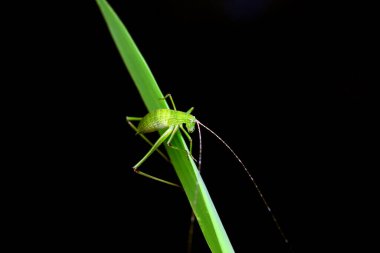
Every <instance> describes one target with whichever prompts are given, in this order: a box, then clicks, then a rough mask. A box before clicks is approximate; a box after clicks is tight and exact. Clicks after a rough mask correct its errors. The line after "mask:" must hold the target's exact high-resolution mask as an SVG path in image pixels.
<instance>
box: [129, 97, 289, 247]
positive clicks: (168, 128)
mask: <svg viewBox="0 0 380 253" xmlns="http://www.w3.org/2000/svg"><path fill="white" fill-rule="evenodd" d="M167 98H169V99H170V101H171V104H172V107H173V109H158V110H155V111H152V112H149V113H148V114H146V115H145V116H144V117H129V116H127V122H128V124H129V125H130V126H131V127H132V128H133V129H134V130H135V131H136V133H137V134H138V135H140V136H141V137H142V138H143V139H144V140H145V141H146V142H147V143H149V144H150V145H151V146H152V147H151V149H150V150H149V151H148V153H146V155H145V156H144V157H143V158H142V159H141V160H140V161H139V162H138V163H137V164H136V165H135V166H133V171H134V172H136V173H137V174H139V175H142V176H145V177H148V178H151V179H154V180H157V181H159V182H162V183H165V184H169V185H172V186H176V187H181V186H179V185H178V184H175V183H172V182H169V181H167V180H164V179H161V178H158V177H155V176H152V175H150V174H147V173H144V172H142V171H140V170H139V167H140V166H141V165H142V164H143V163H144V162H145V161H146V159H148V157H149V156H150V155H152V153H154V152H155V151H157V152H158V153H159V154H160V155H161V156H162V157H163V158H164V159H165V160H167V161H169V162H170V160H169V158H168V157H167V156H166V155H165V154H164V153H162V152H161V151H160V150H159V149H158V147H159V146H160V145H161V144H162V143H164V141H165V140H167V142H166V144H167V145H168V147H170V148H174V149H178V150H181V151H184V152H187V153H188V156H189V158H190V159H194V158H193V156H192V147H193V145H192V139H191V136H190V133H192V132H194V130H195V126H197V127H198V130H199V140H200V149H199V152H200V153H199V158H198V159H199V161H198V169H199V170H200V166H201V151H202V145H201V135H200V126H202V127H204V128H205V129H206V130H207V131H209V132H210V133H212V134H213V135H214V136H215V137H216V138H217V139H219V140H220V141H221V142H222V143H223V144H224V145H225V146H226V147H227V148H228V149H229V150H230V151H231V153H232V154H233V155H234V156H235V158H236V159H237V160H238V161H239V163H240V165H241V166H242V167H243V168H244V170H245V172H246V173H247V175H248V176H249V178H250V180H251V182H252V183H253V185H254V187H255V188H256V190H257V192H258V194H259V196H260V198H261V200H262V201H263V203H264V205H265V207H266V208H267V210H268V212H269V214H270V215H271V217H272V220H273V222H274V223H275V225H276V227H277V229H278V231H279V232H280V234H281V236H282V237H283V239H284V241H285V243H286V244H288V239H287V238H286V236H285V234H284V232H283V231H282V229H281V227H280V225H279V223H278V221H277V219H276V217H275V215H274V214H273V212H272V210H271V208H270V207H269V204H268V203H267V201H266V199H265V198H264V195H263V194H262V193H261V190H260V188H259V187H258V185H257V183H256V181H255V180H254V178H253V176H252V175H251V173H250V172H249V171H248V169H247V167H246V166H245V165H244V163H243V162H242V161H241V160H240V158H239V157H238V156H237V155H236V153H235V152H234V151H233V150H232V148H231V147H230V146H229V145H228V144H227V143H226V142H225V141H224V140H223V139H222V138H221V137H219V136H218V135H217V134H216V133H215V132H214V131H212V130H211V129H210V128H208V127H207V126H205V125H204V124H202V123H201V122H199V120H197V119H196V118H195V116H193V115H192V114H191V112H192V111H193V109H194V108H193V107H192V108H190V109H189V110H188V111H186V112H182V111H177V108H176V106H175V104H174V101H173V98H172V96H171V95H170V94H167V95H166V96H165V97H164V98H162V99H167ZM132 121H139V124H138V126H137V127H136V126H135V125H134V124H133V123H132ZM183 125H185V127H186V129H185V127H184V126H183ZM179 129H180V130H181V131H182V132H183V133H184V134H185V136H186V137H187V139H188V140H189V144H190V151H187V150H182V149H180V148H177V147H175V146H173V145H172V144H171V141H172V139H173V137H174V135H175V134H176V133H177V131H178V130H179ZM159 130H165V131H164V133H162V134H161V136H160V137H159V139H158V140H157V141H156V142H155V143H154V144H153V143H152V142H150V141H149V139H148V138H147V137H146V136H145V135H144V134H145V133H151V132H155V131H159ZM194 160H195V159H194Z"/></svg>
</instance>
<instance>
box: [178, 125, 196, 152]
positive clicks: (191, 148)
mask: <svg viewBox="0 0 380 253" xmlns="http://www.w3.org/2000/svg"><path fill="white" fill-rule="evenodd" d="M179 128H180V129H181V130H182V132H183V133H184V134H185V136H186V137H187V139H188V140H189V144H190V154H191V155H192V154H193V140H192V139H191V136H190V134H189V133H188V132H187V131H186V129H185V128H184V127H183V126H182V125H181V126H180V127H179ZM193 159H194V158H193Z"/></svg>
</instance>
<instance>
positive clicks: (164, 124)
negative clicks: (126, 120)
mask: <svg viewBox="0 0 380 253" xmlns="http://www.w3.org/2000/svg"><path fill="white" fill-rule="evenodd" d="M190 117H193V116H192V115H190V114H187V113H184V112H180V111H174V110H170V109H158V110H155V111H153V112H150V113H148V114H147V115H145V117H144V118H142V120H141V121H140V123H139V125H138V126H137V130H138V132H139V133H151V132H155V131H158V130H161V129H165V128H168V127H170V126H173V125H178V124H182V123H187V122H188V121H189V119H190Z"/></svg>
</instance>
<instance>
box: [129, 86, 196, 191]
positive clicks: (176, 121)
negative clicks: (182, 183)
mask: <svg viewBox="0 0 380 253" xmlns="http://www.w3.org/2000/svg"><path fill="white" fill-rule="evenodd" d="M168 97H169V98H170V101H171V103H172V105H173V110H171V109H158V110H155V111H152V112H149V113H148V114H147V115H145V116H144V117H143V118H139V117H127V121H128V124H129V125H130V126H131V127H132V128H133V129H134V130H135V131H136V133H137V134H139V135H140V136H141V137H142V138H143V139H144V140H145V141H146V142H148V143H149V144H150V145H151V146H152V148H151V149H150V150H149V151H148V153H147V154H146V155H145V156H144V157H143V158H142V159H141V160H140V161H139V162H138V163H137V164H136V165H135V166H133V171H134V172H136V173H138V174H140V175H142V176H145V177H148V178H151V179H154V180H157V181H160V182H163V183H166V184H169V185H173V186H178V187H179V185H177V184H175V183H171V182H169V181H166V180H163V179H160V178H157V177H155V176H152V175H149V174H147V173H144V172H142V171H140V170H139V169H138V168H139V167H140V166H141V164H142V163H143V162H145V160H146V159H147V158H148V157H149V156H150V155H151V154H152V153H153V152H154V151H157V152H158V153H159V154H160V155H161V156H162V157H163V158H164V159H165V160H167V161H169V159H168V158H167V156H166V155H164V154H163V153H162V152H161V151H160V150H159V149H158V147H159V146H160V145H161V144H162V143H163V142H164V141H165V140H166V139H168V138H169V139H168V141H167V143H166V144H167V145H168V146H169V147H171V148H174V149H179V148H177V147H174V146H172V145H171V141H172V139H173V137H174V135H175V134H176V132H177V131H178V129H181V130H182V132H183V133H184V134H185V136H186V137H187V138H188V140H189V142H190V152H188V151H186V150H183V151H185V152H187V153H188V154H189V157H191V158H192V155H191V153H192V148H193V145H192V139H191V137H190V135H189V133H192V132H194V129H195V123H196V121H197V120H196V118H195V117H194V116H193V115H191V114H190V113H191V112H192V111H193V109H194V108H193V107H192V108H190V109H189V110H188V111H187V112H181V111H177V109H176V107H175V104H174V101H173V98H172V96H171V95H170V94H168V95H166V96H165V97H164V98H163V99H166V98H168ZM132 121H140V122H139V124H138V126H137V127H135V125H133V124H132ZM183 125H185V126H186V129H187V131H186V130H185V128H184V127H183ZM164 129H166V131H165V132H164V133H163V134H162V135H161V137H160V138H159V139H158V140H157V141H156V143H154V144H153V143H151V142H150V141H149V140H148V139H147V138H146V137H145V135H144V134H145V133H151V132H155V131H159V130H164ZM179 150H182V149H179Z"/></svg>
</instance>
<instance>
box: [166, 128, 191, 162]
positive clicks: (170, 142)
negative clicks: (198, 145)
mask: <svg viewBox="0 0 380 253" xmlns="http://www.w3.org/2000/svg"><path fill="white" fill-rule="evenodd" d="M179 128H183V127H182V125H176V126H174V129H173V132H172V134H171V135H170V137H169V140H168V142H167V143H166V144H167V145H168V147H169V148H173V149H176V150H180V151H182V152H186V154H187V155H188V156H190V157H191V158H192V159H193V160H194V161H197V160H196V159H195V158H194V157H193V155H192V154H191V150H192V142H190V152H189V151H187V150H186V149H182V148H179V147H176V146H173V144H172V140H173V137H174V135H175V133H176V132H177V131H178V129H179ZM183 130H184V129H183ZM185 132H186V131H185ZM188 137H190V136H188ZM190 139H191V138H190Z"/></svg>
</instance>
